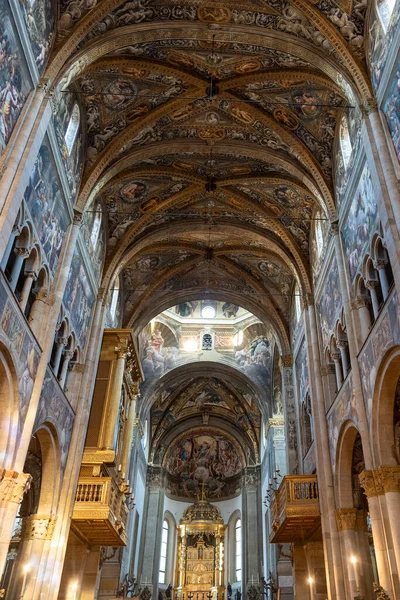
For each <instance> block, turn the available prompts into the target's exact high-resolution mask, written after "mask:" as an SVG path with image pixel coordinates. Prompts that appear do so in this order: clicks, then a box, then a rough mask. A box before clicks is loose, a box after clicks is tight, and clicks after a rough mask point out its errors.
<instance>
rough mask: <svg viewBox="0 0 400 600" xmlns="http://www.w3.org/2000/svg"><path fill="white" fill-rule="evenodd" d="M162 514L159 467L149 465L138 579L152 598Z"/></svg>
mask: <svg viewBox="0 0 400 600" xmlns="http://www.w3.org/2000/svg"><path fill="white" fill-rule="evenodd" d="M163 516H164V489H163V477H162V471H161V467H151V466H149V467H148V468H147V497H146V504H145V509H144V514H143V529H142V536H141V539H142V540H143V543H144V545H143V546H142V553H141V557H140V563H139V574H138V580H139V584H140V586H141V587H142V588H143V587H144V586H145V585H147V586H148V587H149V589H150V590H151V591H152V597H153V598H157V588H158V571H159V565H160V550H161V534H162V524H163Z"/></svg>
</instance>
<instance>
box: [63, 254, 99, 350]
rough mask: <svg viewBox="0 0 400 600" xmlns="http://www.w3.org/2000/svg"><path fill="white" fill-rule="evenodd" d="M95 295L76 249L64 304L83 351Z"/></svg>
mask: <svg viewBox="0 0 400 600" xmlns="http://www.w3.org/2000/svg"><path fill="white" fill-rule="evenodd" d="M93 302H94V294H93V291H92V288H91V287H90V283H89V279H88V276H87V272H86V269H85V266H84V264H83V261H82V257H81V254H80V251H79V249H78V247H75V250H74V255H73V257H72V262H71V267H70V270H69V274H68V281H67V285H66V286H65V292H64V298H63V304H64V306H65V309H66V310H67V312H68V313H69V316H70V319H71V322H72V325H73V329H74V331H75V334H76V336H77V338H78V340H79V346H80V348H81V349H83V348H84V347H85V344H86V338H87V333H88V328H89V322H90V315H91V312H92V306H93Z"/></svg>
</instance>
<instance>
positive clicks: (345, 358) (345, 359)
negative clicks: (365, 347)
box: [337, 340, 350, 379]
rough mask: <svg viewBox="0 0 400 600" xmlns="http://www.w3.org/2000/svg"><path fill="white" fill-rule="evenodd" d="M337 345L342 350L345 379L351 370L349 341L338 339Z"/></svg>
mask: <svg viewBox="0 0 400 600" xmlns="http://www.w3.org/2000/svg"><path fill="white" fill-rule="evenodd" d="M337 347H338V348H339V350H340V356H341V358H342V369H343V379H346V377H347V374H348V372H349V371H350V365H349V358H348V354H347V347H348V343H347V342H346V340H338V342H337Z"/></svg>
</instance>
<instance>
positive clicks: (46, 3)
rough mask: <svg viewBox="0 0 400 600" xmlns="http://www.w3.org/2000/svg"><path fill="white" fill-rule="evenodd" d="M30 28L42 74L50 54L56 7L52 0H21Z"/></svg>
mask: <svg viewBox="0 0 400 600" xmlns="http://www.w3.org/2000/svg"><path fill="white" fill-rule="evenodd" d="M19 4H20V6H21V9H22V13H23V15H24V19H25V25H26V28H27V30H28V35H29V39H30V42H31V47H32V52H33V56H34V58H35V63H36V66H37V68H38V71H39V73H40V74H42V73H43V71H44V69H45V67H46V63H47V59H48V57H49V54H50V50H51V46H52V42H53V36H54V32H53V30H54V20H55V8H54V6H53V4H52V0H34V1H33V2H32V0H19Z"/></svg>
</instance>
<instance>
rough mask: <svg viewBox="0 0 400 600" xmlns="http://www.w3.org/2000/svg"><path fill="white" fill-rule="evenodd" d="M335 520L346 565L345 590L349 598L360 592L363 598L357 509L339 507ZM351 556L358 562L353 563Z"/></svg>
mask: <svg viewBox="0 0 400 600" xmlns="http://www.w3.org/2000/svg"><path fill="white" fill-rule="evenodd" d="M336 521H337V525H338V530H339V537H340V541H341V544H342V548H343V565H346V568H347V576H346V577H345V584H346V587H347V592H348V594H349V597H350V598H354V597H355V596H359V595H360V594H361V596H364V598H365V586H364V582H363V579H362V576H361V573H360V571H359V569H360V553H359V547H358V539H357V532H356V524H357V509H356V508H339V509H338V510H337V511H336ZM352 556H354V557H355V558H356V559H357V558H358V562H356V563H354V564H353V563H352V562H351V557H352Z"/></svg>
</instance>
